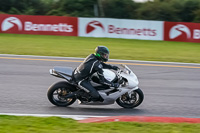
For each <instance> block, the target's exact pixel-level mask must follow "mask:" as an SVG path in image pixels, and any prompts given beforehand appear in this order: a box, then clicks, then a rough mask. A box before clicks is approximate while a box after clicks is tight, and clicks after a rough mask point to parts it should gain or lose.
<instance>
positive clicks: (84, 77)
mask: <svg viewBox="0 0 200 133" xmlns="http://www.w3.org/2000/svg"><path fill="white" fill-rule="evenodd" d="M103 68H105V69H114V67H113V66H111V65H108V64H105V63H103V62H101V61H99V60H98V58H97V57H96V56H95V55H94V54H91V55H89V56H88V57H86V58H85V60H84V61H83V62H82V63H81V64H80V65H79V66H78V67H77V68H76V69H75V71H74V72H73V78H74V80H75V82H76V83H78V86H79V87H80V88H82V89H83V90H85V91H86V92H88V93H89V94H90V95H91V96H92V98H94V99H99V97H100V95H99V93H98V92H97V90H96V89H95V88H94V87H93V86H92V85H91V83H90V81H89V80H90V77H91V75H92V74H94V73H95V72H97V74H98V76H99V79H100V83H101V84H104V85H108V86H111V85H112V83H111V82H110V81H108V80H106V79H105V78H104V76H103V70H102V69H103Z"/></svg>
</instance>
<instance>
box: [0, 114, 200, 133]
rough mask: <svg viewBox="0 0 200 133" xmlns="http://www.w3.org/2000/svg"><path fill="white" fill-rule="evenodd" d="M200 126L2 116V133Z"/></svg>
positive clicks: (186, 131)
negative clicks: (79, 121) (82, 121)
mask: <svg viewBox="0 0 200 133" xmlns="http://www.w3.org/2000/svg"><path fill="white" fill-rule="evenodd" d="M199 129H200V124H189V123H179V124H171V123H135V122H109V123H87V124H84V123H78V122H77V121H75V120H72V119H64V118H58V117H47V118H40V117H18V116H5V115H0V132H1V133H61V132H70V133H80V132H81V133H84V132H86V133H198V132H199Z"/></svg>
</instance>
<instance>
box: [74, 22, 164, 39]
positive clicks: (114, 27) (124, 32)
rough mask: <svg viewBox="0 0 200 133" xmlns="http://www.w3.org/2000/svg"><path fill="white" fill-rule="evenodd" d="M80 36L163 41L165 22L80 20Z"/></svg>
mask: <svg viewBox="0 0 200 133" xmlns="http://www.w3.org/2000/svg"><path fill="white" fill-rule="evenodd" d="M78 21H79V25H78V32H79V34H78V35H79V36H84V37H108V38H126V39H141V40H163V27H164V26H163V25H164V22H163V21H146V20H128V19H110V18H78Z"/></svg>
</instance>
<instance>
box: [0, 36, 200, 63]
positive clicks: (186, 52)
mask: <svg viewBox="0 0 200 133" xmlns="http://www.w3.org/2000/svg"><path fill="white" fill-rule="evenodd" d="M98 45H105V46H107V47H108V48H109V49H110V53H111V54H110V58H111V59H127V60H146V61H168V62H188V63H200V44H199V43H184V42H166V41H146V40H129V39H112V38H86V37H69V36H68V37H67V36H46V35H18V34H0V53H1V54H19V55H44V56H63V57H83V58H84V57H86V56H87V55H88V54H90V53H93V52H94V49H95V47H96V46H98Z"/></svg>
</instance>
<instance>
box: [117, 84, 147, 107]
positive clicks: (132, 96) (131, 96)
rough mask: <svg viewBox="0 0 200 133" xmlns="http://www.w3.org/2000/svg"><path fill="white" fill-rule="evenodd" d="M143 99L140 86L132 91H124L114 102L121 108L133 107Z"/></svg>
mask: <svg viewBox="0 0 200 133" xmlns="http://www.w3.org/2000/svg"><path fill="white" fill-rule="evenodd" d="M143 100H144V94H143V92H142V90H141V89H140V88H138V89H137V90H134V91H132V92H131V93H125V94H124V95H122V96H121V97H119V98H118V99H117V100H116V102H117V104H118V105H119V106H121V107H123V108H135V107H137V106H139V105H140V104H141V103H142V101H143Z"/></svg>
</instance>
